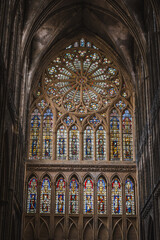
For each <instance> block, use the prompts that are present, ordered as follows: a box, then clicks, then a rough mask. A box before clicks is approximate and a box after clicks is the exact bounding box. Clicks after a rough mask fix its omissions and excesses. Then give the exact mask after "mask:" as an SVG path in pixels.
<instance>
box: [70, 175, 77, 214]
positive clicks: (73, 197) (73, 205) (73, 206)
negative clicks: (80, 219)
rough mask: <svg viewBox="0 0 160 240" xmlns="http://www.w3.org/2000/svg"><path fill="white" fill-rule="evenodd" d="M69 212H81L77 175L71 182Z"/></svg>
mask: <svg viewBox="0 0 160 240" xmlns="http://www.w3.org/2000/svg"><path fill="white" fill-rule="evenodd" d="M69 213H71V214H77V213H79V183H78V180H77V178H75V177H72V179H71V181H70V184H69Z"/></svg>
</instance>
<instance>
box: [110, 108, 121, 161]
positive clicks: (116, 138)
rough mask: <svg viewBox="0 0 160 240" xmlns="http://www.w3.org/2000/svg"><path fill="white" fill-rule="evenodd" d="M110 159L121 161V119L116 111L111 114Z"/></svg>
mask: <svg viewBox="0 0 160 240" xmlns="http://www.w3.org/2000/svg"><path fill="white" fill-rule="evenodd" d="M110 159H111V160H120V119H119V114H118V112H117V110H116V109H113V110H112V112H111V113H110Z"/></svg>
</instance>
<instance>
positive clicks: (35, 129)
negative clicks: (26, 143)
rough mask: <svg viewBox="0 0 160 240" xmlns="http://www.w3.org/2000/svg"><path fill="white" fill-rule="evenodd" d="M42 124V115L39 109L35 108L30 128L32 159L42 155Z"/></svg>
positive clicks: (30, 155) (30, 154)
mask: <svg viewBox="0 0 160 240" xmlns="http://www.w3.org/2000/svg"><path fill="white" fill-rule="evenodd" d="M40 125H41V115H40V113H39V111H38V109H35V110H34V111H33V113H32V115H31V128H30V153H29V157H30V158H31V159H36V158H38V157H39V156H40Z"/></svg>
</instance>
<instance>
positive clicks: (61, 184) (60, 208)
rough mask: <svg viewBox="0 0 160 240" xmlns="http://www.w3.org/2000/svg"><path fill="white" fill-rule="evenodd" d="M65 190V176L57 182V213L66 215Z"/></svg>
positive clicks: (60, 177)
mask: <svg viewBox="0 0 160 240" xmlns="http://www.w3.org/2000/svg"><path fill="white" fill-rule="evenodd" d="M65 190H66V183H65V179H64V177H63V176H59V177H58V178H57V181H56V210H55V212H56V213H60V214H64V213H65Z"/></svg>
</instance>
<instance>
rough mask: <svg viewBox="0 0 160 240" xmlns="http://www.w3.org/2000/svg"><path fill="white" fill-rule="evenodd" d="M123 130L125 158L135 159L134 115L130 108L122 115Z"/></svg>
mask: <svg viewBox="0 0 160 240" xmlns="http://www.w3.org/2000/svg"><path fill="white" fill-rule="evenodd" d="M122 131H123V158H124V160H127V161H128V160H133V143H132V116H131V114H130V112H129V111H128V110H125V111H124V113H123V115H122Z"/></svg>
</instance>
